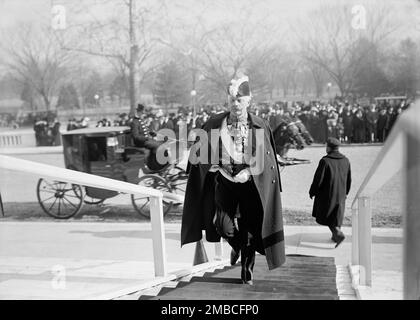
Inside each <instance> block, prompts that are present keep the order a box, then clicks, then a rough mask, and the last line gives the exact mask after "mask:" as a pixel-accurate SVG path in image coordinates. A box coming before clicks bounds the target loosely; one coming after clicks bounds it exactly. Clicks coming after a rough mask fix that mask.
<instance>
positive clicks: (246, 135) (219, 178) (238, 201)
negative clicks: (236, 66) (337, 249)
mask: <svg viewBox="0 0 420 320" xmlns="http://www.w3.org/2000/svg"><path fill="white" fill-rule="evenodd" d="M227 93H228V105H229V111H227V112H223V113H218V114H214V115H213V116H211V118H210V119H208V120H207V121H206V122H205V123H204V124H203V126H202V130H201V131H200V130H197V135H198V136H200V138H199V141H197V140H196V143H195V144H194V146H193V148H191V151H190V157H189V162H188V167H187V171H188V173H189V177H188V183H187V189H186V194H185V202H184V209H183V216H182V228H181V245H184V244H187V243H191V242H197V241H200V240H201V238H202V230H205V232H206V239H207V241H209V242H218V241H220V238H221V237H223V238H224V239H226V240H227V241H228V243H229V245H230V246H231V247H232V252H231V264H232V265H234V264H235V263H236V261H237V260H238V259H239V257H241V279H242V282H243V283H244V284H253V267H254V263H255V253H256V252H259V253H260V254H262V255H265V257H266V262H267V265H268V268H269V269H270V270H271V269H274V268H277V267H279V266H281V265H282V264H283V263H284V262H285V248H284V232H283V217H282V205H281V197H280V192H281V182H280V172H279V168H278V165H277V159H276V150H275V145H274V140H273V136H272V132H271V129H270V127H269V126H268V124H267V123H266V122H265V121H264V120H263V119H261V118H259V117H257V116H255V115H253V114H251V113H249V112H248V109H249V106H250V101H251V91H250V87H249V80H248V77H247V76H242V77H240V78H238V79H233V80H232V81H231V82H230V84H229V85H228V90H227ZM194 130H196V129H194ZM198 148H199V149H198ZM203 154H204V156H203ZM250 159H251V160H250ZM253 160H255V161H253Z"/></svg>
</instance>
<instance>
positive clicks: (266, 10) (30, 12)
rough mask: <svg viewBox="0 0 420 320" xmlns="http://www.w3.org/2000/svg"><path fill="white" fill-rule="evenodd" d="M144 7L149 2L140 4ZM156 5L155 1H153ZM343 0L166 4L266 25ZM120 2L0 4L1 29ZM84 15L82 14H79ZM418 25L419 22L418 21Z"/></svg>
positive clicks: (412, 6)
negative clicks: (57, 10) (59, 7)
mask: <svg viewBox="0 0 420 320" xmlns="http://www.w3.org/2000/svg"><path fill="white" fill-rule="evenodd" d="M137 1H138V2H139V3H145V2H147V1H148V0H146V1H145V0H141V1H140V0H137ZM153 1H155V2H156V0H153ZM338 1H340V0H253V1H250V0H182V1H180V0H166V2H167V4H168V6H169V7H170V8H171V9H170V10H171V11H170V12H171V16H174V17H175V16H176V17H178V18H180V19H183V20H188V19H191V17H192V16H194V15H201V17H202V18H203V19H205V20H207V21H209V22H213V23H217V22H219V21H223V20H227V19H229V20H230V19H233V20H234V19H235V18H237V17H238V8H239V7H240V6H243V5H245V6H246V7H248V8H250V9H252V11H253V14H255V16H256V17H258V18H260V17H263V18H264V19H265V20H266V21H281V20H284V19H291V20H293V19H295V18H297V17H299V16H300V15H302V14H305V13H307V12H308V11H310V10H311V9H313V8H315V7H317V6H319V5H320V4H322V3H331V2H334V3H336V2H338ZM341 1H342V2H346V3H352V4H353V3H354V4H369V3H371V2H375V1H372V0H349V1H344V0H341ZM118 2H121V1H119V0H114V1H110V0H71V1H69V0H0V28H8V27H13V26H16V25H17V24H19V23H22V22H28V21H36V22H39V21H42V20H45V19H48V18H49V15H50V10H51V6H52V5H53V4H64V5H65V6H72V7H73V8H75V7H78V8H80V9H81V10H82V8H83V7H84V6H85V5H87V4H96V7H95V10H94V11H95V13H96V17H99V18H100V17H106V16H107V15H108V14H113V12H114V11H115V4H116V3H118ZM382 2H384V3H385V2H386V3H389V4H392V5H394V8H393V11H394V14H395V16H396V18H401V17H403V18H404V19H415V18H416V16H417V17H419V16H420V1H418V0H382ZM80 13H81V12H79V14H80ZM417 22H418V23H419V24H420V22H419V21H418V19H417Z"/></svg>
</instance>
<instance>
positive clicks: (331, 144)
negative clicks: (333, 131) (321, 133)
mask: <svg viewBox="0 0 420 320" xmlns="http://www.w3.org/2000/svg"><path fill="white" fill-rule="evenodd" d="M327 146H328V147H330V148H331V149H332V150H338V147H339V146H340V140H338V139H336V138H333V137H329V138H328V139H327Z"/></svg>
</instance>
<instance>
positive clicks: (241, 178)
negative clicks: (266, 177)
mask: <svg viewBox="0 0 420 320" xmlns="http://www.w3.org/2000/svg"><path fill="white" fill-rule="evenodd" d="M248 179H249V172H248V170H242V171H241V172H239V173H238V174H237V175H236V176H234V177H233V180H235V182H239V183H244V182H247V181H248Z"/></svg>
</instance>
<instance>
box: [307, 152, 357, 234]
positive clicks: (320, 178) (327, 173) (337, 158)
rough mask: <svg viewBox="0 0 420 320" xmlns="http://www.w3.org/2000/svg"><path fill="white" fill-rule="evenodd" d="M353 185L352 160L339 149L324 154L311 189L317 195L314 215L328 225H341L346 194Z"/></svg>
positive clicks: (319, 221) (311, 193)
mask: <svg viewBox="0 0 420 320" xmlns="http://www.w3.org/2000/svg"><path fill="white" fill-rule="evenodd" d="M350 186H351V168H350V161H349V160H348V159H347V157H346V156H344V155H343V154H341V153H340V152H338V151H333V152H331V153H329V154H327V155H326V156H324V157H323V158H322V159H321V160H320V161H319V164H318V168H317V169H316V172H315V176H314V179H313V182H312V185H311V188H310V190H309V195H310V197H313V196H315V201H314V206H313V210H312V216H313V217H315V218H316V222H317V223H319V224H321V225H326V226H341V224H342V223H343V218H344V210H345V201H346V196H347V194H348V193H349V191H350Z"/></svg>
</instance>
